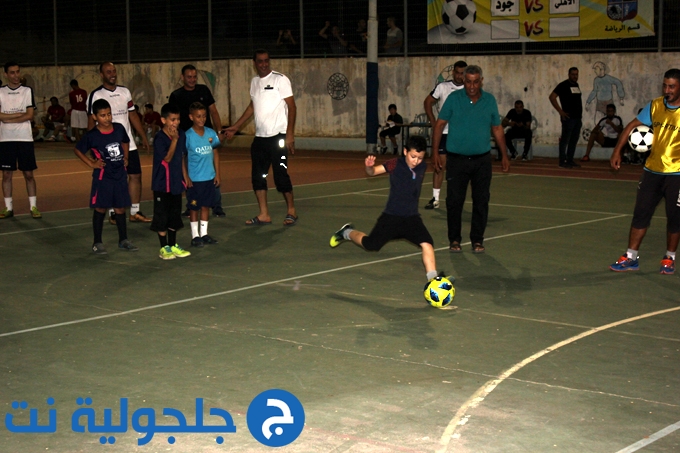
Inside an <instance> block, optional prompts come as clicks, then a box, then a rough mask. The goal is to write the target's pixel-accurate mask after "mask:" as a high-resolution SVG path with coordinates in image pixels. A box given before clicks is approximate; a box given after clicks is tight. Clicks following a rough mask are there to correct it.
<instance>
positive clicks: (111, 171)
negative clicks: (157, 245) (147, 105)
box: [74, 99, 139, 255]
mask: <svg viewBox="0 0 680 453" xmlns="http://www.w3.org/2000/svg"><path fill="white" fill-rule="evenodd" d="M92 113H93V115H94V116H95V117H96V121H97V127H95V128H93V129H92V130H90V131H89V132H88V133H87V134H85V135H84V136H83V137H82V138H81V139H80V141H79V142H78V144H77V145H76V148H75V150H74V152H75V153H76V156H78V158H79V159H80V160H82V161H83V162H84V163H85V164H87V165H88V166H89V167H91V168H93V169H94V171H93V172H92V190H91V194H90V207H91V208H94V214H93V218H92V227H93V229H94V244H93V245H92V251H93V252H94V253H96V254H98V255H105V254H106V253H107V252H106V249H105V248H104V244H103V241H102V230H103V229H104V219H105V217H106V211H107V209H109V208H113V209H114V211H115V212H116V214H121V215H117V216H116V226H117V227H118V248H119V249H120V250H124V251H128V252H136V251H137V250H139V248H138V247H137V246H135V245H134V244H132V242H130V240H129V239H128V238H127V225H126V223H125V221H126V219H125V215H124V214H125V208H126V207H128V206H130V204H131V201H130V192H129V190H128V182H127V179H128V175H127V170H126V168H125V167H126V166H127V163H128V151H129V146H130V137H128V135H127V132H125V128H124V127H123V126H121V125H120V124H117V123H114V122H113V117H112V115H111V105H110V104H109V103H108V102H107V101H106V100H104V99H99V100H97V101H95V102H94V103H93V105H92Z"/></svg>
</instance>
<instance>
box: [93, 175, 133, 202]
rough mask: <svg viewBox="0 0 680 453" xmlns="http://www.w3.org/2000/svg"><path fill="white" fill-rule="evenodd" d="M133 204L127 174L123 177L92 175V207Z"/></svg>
mask: <svg viewBox="0 0 680 453" xmlns="http://www.w3.org/2000/svg"><path fill="white" fill-rule="evenodd" d="M131 204H132V201H131V200H130V190H129V189H128V182H127V176H126V177H124V178H121V179H112V178H102V179H99V177H98V176H93V177H92V191H91V192H90V207H91V208H102V209H109V208H127V207H128V206H130V205H131Z"/></svg>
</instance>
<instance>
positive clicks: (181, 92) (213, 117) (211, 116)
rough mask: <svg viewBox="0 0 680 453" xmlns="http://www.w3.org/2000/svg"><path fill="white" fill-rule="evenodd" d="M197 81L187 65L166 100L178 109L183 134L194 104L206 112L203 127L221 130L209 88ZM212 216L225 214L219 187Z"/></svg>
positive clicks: (188, 127)
mask: <svg viewBox="0 0 680 453" xmlns="http://www.w3.org/2000/svg"><path fill="white" fill-rule="evenodd" d="M197 81H198V71H196V67H195V66H194V65H191V64H188V65H185V66H184V67H182V83H183V86H181V87H180V88H177V89H176V90H175V91H173V92H172V94H171V95H170V98H169V99H168V103H169V104H174V105H176V106H177V107H179V128H180V129H182V130H183V131H184V132H186V131H187V130H189V129H190V128H191V126H192V125H193V122H192V121H191V119H190V118H189V106H190V105H191V104H193V103H194V102H200V103H201V104H203V105H204V106H205V108H206V109H207V110H208V117H207V118H206V120H205V127H209V128H211V129H213V130H214V131H215V132H219V131H221V130H222V120H221V119H220V114H219V112H218V111H217V107H216V106H215V98H213V95H212V93H211V92H210V88H208V87H207V86H205V85H202V84H200V83H196V82H197ZM188 212H189V210H188V209H187V210H186V211H185V212H184V214H183V215H184V216H185V217H188V216H189V215H188ZM213 215H214V216H216V217H224V216H225V213H224V210H223V209H222V193H221V192H220V189H219V187H215V206H214V207H213Z"/></svg>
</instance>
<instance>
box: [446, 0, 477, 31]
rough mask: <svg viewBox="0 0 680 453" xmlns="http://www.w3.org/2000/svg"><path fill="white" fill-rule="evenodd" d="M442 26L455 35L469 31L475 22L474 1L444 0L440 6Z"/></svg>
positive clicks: (475, 10)
mask: <svg viewBox="0 0 680 453" xmlns="http://www.w3.org/2000/svg"><path fill="white" fill-rule="evenodd" d="M442 21H443V22H444V26H445V27H446V28H447V29H448V30H449V31H450V32H451V33H454V34H456V35H462V34H464V33H467V32H468V30H470V27H471V26H472V24H474V23H475V22H476V21H477V6H475V2H474V0H446V1H445V3H444V5H443V6H442Z"/></svg>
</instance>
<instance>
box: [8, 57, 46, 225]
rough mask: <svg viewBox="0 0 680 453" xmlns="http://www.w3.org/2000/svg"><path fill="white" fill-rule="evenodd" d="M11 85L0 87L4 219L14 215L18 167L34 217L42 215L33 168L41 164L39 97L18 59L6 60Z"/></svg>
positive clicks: (37, 217)
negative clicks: (36, 117)
mask: <svg viewBox="0 0 680 453" xmlns="http://www.w3.org/2000/svg"><path fill="white" fill-rule="evenodd" d="M5 75H6V76H7V85H5V86H3V87H2V88H0V168H2V193H3V196H4V197H5V209H3V210H2V211H0V219H7V218H9V217H14V205H13V200H12V176H13V175H14V172H15V171H16V170H17V168H18V169H19V170H20V171H21V172H22V173H23V174H24V180H25V181H26V192H28V201H29V203H30V206H31V216H32V217H33V218H34V219H39V218H41V217H42V215H41V214H40V211H38V207H37V206H36V186H35V178H34V177H33V170H35V169H37V168H38V165H37V164H36V161H35V150H34V148H33V130H32V128H31V121H33V114H34V112H35V100H34V99H33V90H32V89H31V87H27V86H23V85H22V84H21V69H20V68H19V64H18V63H15V62H7V63H5Z"/></svg>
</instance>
